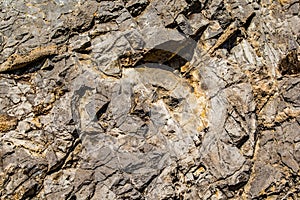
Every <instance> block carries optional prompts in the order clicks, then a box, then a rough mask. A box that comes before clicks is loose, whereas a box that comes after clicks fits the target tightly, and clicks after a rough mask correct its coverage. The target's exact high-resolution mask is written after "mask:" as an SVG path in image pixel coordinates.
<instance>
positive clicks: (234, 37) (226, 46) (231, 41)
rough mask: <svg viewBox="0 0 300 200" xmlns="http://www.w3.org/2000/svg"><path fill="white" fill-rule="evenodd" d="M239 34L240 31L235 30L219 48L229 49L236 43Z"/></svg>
mask: <svg viewBox="0 0 300 200" xmlns="http://www.w3.org/2000/svg"><path fill="white" fill-rule="evenodd" d="M240 36H241V31H240V30H237V31H236V32H234V33H233V34H232V36H230V37H229V38H228V39H227V40H226V41H225V42H224V43H223V44H222V45H221V46H220V48H221V49H227V51H228V52H230V51H231V49H232V48H233V47H234V46H236V45H237V43H238V40H237V38H238V37H240Z"/></svg>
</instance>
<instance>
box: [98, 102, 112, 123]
mask: <svg viewBox="0 0 300 200" xmlns="http://www.w3.org/2000/svg"><path fill="white" fill-rule="evenodd" d="M109 103H110V102H107V103H105V104H104V105H103V106H102V107H101V108H100V109H99V110H98V111H97V113H96V119H97V120H99V119H100V118H101V116H102V115H103V114H104V113H106V111H107V109H108V106H109Z"/></svg>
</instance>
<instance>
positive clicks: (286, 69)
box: [278, 49, 300, 75]
mask: <svg viewBox="0 0 300 200" xmlns="http://www.w3.org/2000/svg"><path fill="white" fill-rule="evenodd" d="M278 70H279V72H280V73H281V74H282V75H292V74H299V73H300V61H299V59H298V55H297V50H296V49H293V50H291V51H290V52H288V53H287V55H286V56H284V57H283V58H282V59H281V60H280V62H279V64H278Z"/></svg>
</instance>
